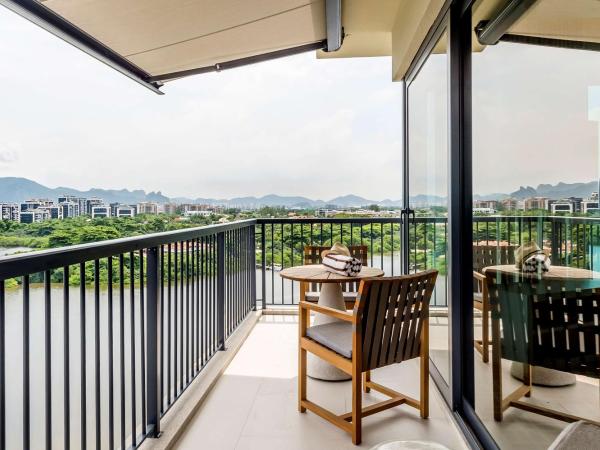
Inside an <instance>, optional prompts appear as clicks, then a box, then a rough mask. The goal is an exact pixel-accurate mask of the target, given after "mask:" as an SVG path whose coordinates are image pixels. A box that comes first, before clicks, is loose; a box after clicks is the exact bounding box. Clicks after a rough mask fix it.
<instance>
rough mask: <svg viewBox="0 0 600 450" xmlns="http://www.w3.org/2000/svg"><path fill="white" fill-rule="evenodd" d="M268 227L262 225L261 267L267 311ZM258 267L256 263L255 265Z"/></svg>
mask: <svg viewBox="0 0 600 450" xmlns="http://www.w3.org/2000/svg"><path fill="white" fill-rule="evenodd" d="M266 228H267V227H266V226H265V224H264V223H262V224H261V225H260V258H261V261H260V265H261V276H260V281H261V289H262V308H263V309H267V249H266V248H265V246H266V236H265V231H266ZM254 267H256V263H255V265H254Z"/></svg>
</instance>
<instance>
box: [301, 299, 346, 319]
mask: <svg viewBox="0 0 600 450" xmlns="http://www.w3.org/2000/svg"><path fill="white" fill-rule="evenodd" d="M299 306H300V308H303V309H307V310H309V311H314V312H317V313H321V314H325V315H326V316H330V317H335V318H336V319H340V320H343V321H345V322H350V323H354V322H355V318H356V316H355V315H354V314H353V313H348V312H346V311H340V310H339V309H334V308H330V307H328V306H322V305H318V304H316V303H309V302H300V303H299Z"/></svg>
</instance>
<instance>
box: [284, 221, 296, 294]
mask: <svg viewBox="0 0 600 450" xmlns="http://www.w3.org/2000/svg"><path fill="white" fill-rule="evenodd" d="M290 229H291V240H292V255H291V256H292V263H291V267H293V266H294V222H292V223H291V224H290ZM281 259H282V260H283V258H281ZM290 286H291V291H292V305H293V304H294V281H293V280H292V281H291V282H290Z"/></svg>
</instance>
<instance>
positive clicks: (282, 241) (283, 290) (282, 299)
mask: <svg viewBox="0 0 600 450" xmlns="http://www.w3.org/2000/svg"><path fill="white" fill-rule="evenodd" d="M284 242H285V239H284V235H283V222H282V223H281V268H282V269H284V268H285V261H284V260H283V245H284ZM279 278H280V279H281V304H282V305H283V304H284V303H285V285H284V283H283V278H281V277H279Z"/></svg>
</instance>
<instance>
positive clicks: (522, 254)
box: [515, 241, 545, 269]
mask: <svg viewBox="0 0 600 450" xmlns="http://www.w3.org/2000/svg"><path fill="white" fill-rule="evenodd" d="M534 255H545V252H544V251H543V250H542V249H540V247H539V246H538V245H537V244H536V243H535V242H533V241H530V242H525V243H524V244H523V245H521V246H520V247H519V248H517V249H516V250H515V267H516V268H517V269H521V268H522V267H523V263H524V262H525V261H527V259H528V258H530V257H532V256H534Z"/></svg>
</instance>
